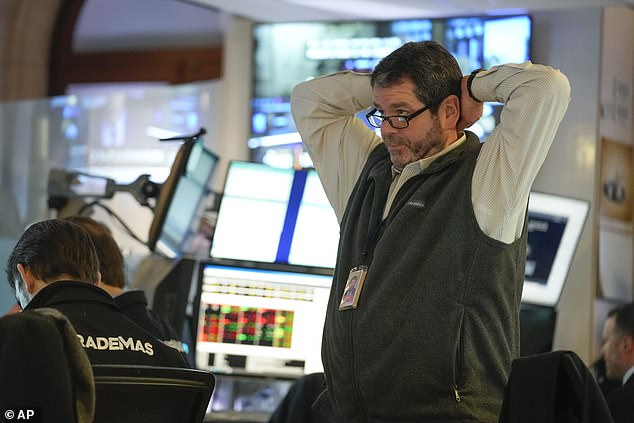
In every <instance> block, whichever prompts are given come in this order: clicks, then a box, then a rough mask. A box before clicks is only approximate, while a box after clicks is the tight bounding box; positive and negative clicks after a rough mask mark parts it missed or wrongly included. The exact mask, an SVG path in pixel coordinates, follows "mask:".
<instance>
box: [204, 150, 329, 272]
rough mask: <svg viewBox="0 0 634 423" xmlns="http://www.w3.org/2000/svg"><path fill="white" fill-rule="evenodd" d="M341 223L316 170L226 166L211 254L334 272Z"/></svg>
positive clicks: (259, 164)
mask: <svg viewBox="0 0 634 423" xmlns="http://www.w3.org/2000/svg"><path fill="white" fill-rule="evenodd" d="M338 242H339V223H338V222H337V218H336V217H335V213H334V211H333V210H332V207H331V206H330V203H329V202H328V199H327V198H326V194H325V193H324V191H323V188H322V186H321V182H320V181H319V177H318V176H317V173H316V171H315V170H314V169H306V170H293V169H282V168H275V167H272V166H268V165H265V164H262V163H252V162H238V161H234V162H231V163H230V164H229V168H228V171H227V176H226V179H225V186H224V190H223V194H222V199H221V201H220V207H219V210H218V218H217V221H216V228H215V231H214V235H213V239H212V243H211V251H210V255H211V257H214V258H223V259H233V260H245V261H255V262H264V263H282V264H290V265H297V266H311V267H324V268H334V266H335V261H336V257H337V246H338Z"/></svg>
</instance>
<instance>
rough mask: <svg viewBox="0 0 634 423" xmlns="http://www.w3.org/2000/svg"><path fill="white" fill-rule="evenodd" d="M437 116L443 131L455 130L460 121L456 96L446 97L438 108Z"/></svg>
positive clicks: (458, 101) (458, 102)
mask: <svg viewBox="0 0 634 423" xmlns="http://www.w3.org/2000/svg"><path fill="white" fill-rule="evenodd" d="M438 116H439V118H440V122H441V125H442V128H443V129H455V128H456V124H457V123H458V120H459V119H460V99H459V98H458V96H455V95H453V94H452V95H450V96H447V97H446V98H445V99H444V100H443V101H442V102H441V103H440V107H439V108H438Z"/></svg>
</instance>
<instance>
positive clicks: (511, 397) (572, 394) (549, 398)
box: [498, 351, 613, 423]
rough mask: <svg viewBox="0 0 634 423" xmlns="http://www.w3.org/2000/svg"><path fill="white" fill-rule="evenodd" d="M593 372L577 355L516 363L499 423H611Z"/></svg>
mask: <svg viewBox="0 0 634 423" xmlns="http://www.w3.org/2000/svg"><path fill="white" fill-rule="evenodd" d="M612 421H613V420H612V417H611V415H610V411H609V409H608V406H607V404H606V402H605V398H604V397H603V394H602V393H601V390H600V389H599V385H598V384H597V382H596V380H595V379H594V377H593V375H592V373H591V372H590V369H588V367H587V366H586V365H585V364H584V363H583V361H582V360H581V359H580V358H579V356H578V355H577V354H576V353H574V352H573V351H552V352H548V353H543V354H534V355H530V356H526V357H520V358H517V359H515V360H513V363H512V365H511V374H510V376H509V380H508V383H507V385H506V388H505V391H504V399H503V402H502V410H501V413H500V417H499V420H498V423H534V422H540V423H560V422H566V423H568V422H584V423H611V422H612Z"/></svg>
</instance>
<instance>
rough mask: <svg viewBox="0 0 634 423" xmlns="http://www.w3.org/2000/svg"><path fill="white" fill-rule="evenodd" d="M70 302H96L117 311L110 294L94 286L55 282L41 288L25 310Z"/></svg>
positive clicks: (75, 282)
mask: <svg viewBox="0 0 634 423" xmlns="http://www.w3.org/2000/svg"><path fill="white" fill-rule="evenodd" d="M71 302H72V303H77V302H98V303H103V304H106V305H108V306H111V307H113V308H115V309H117V306H116V305H115V303H114V301H113V300H112V297H111V296H110V294H108V293H107V292H106V291H104V290H103V289H101V288H99V287H97V286H96V285H93V284H91V283H88V282H80V281H57V282H51V283H50V284H48V285H47V286H45V287H44V288H42V289H41V290H40V291H39V292H38V293H37V294H36V295H35V296H34V297H33V299H32V300H31V302H30V303H29V304H28V305H27V306H26V308H25V310H33V309H36V308H40V307H50V306H54V305H56V304H61V303H71Z"/></svg>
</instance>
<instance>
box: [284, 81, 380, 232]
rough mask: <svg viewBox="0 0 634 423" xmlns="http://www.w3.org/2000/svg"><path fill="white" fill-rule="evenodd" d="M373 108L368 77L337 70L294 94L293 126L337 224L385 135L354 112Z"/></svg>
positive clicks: (297, 87) (309, 83) (311, 82)
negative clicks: (371, 127)
mask: <svg viewBox="0 0 634 423" xmlns="http://www.w3.org/2000/svg"><path fill="white" fill-rule="evenodd" d="M370 107H372V90H371V88H370V75H369V74H362V73H356V72H350V71H346V72H339V73H335V74H330V75H325V76H321V77H318V78H314V79H311V80H309V81H306V82H302V83H300V84H298V85H297V86H295V88H294V89H293V93H292V95H291V110H292V113H293V118H294V120H295V125H296V126H297V129H298V131H299V133H300V135H301V138H302V141H303V143H304V146H305V147H306V150H307V151H308V154H309V155H310V158H311V159H312V161H313V165H314V166H315V169H316V170H317V173H318V174H319V177H320V179H321V182H322V185H323V187H324V190H325V192H326V196H327V197H328V200H329V201H330V204H331V205H332V207H333V209H334V211H335V215H336V216H337V219H338V220H339V222H341V218H342V216H343V213H344V211H345V208H346V204H347V202H348V198H349V197H350V194H351V193H352V190H353V188H354V185H355V183H356V181H357V178H358V177H359V175H360V174H361V170H362V169H363V166H364V164H365V162H366V160H367V158H368V156H369V154H370V152H371V151H372V150H373V149H374V148H375V147H376V146H377V145H378V144H379V143H381V142H382V140H381V138H380V137H379V136H378V135H377V134H376V133H375V132H374V131H373V130H372V129H370V128H369V127H368V126H367V125H365V123H364V122H363V121H362V120H361V119H359V118H357V116H356V114H357V113H358V112H360V111H364V110H367V109H369V108H370Z"/></svg>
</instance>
